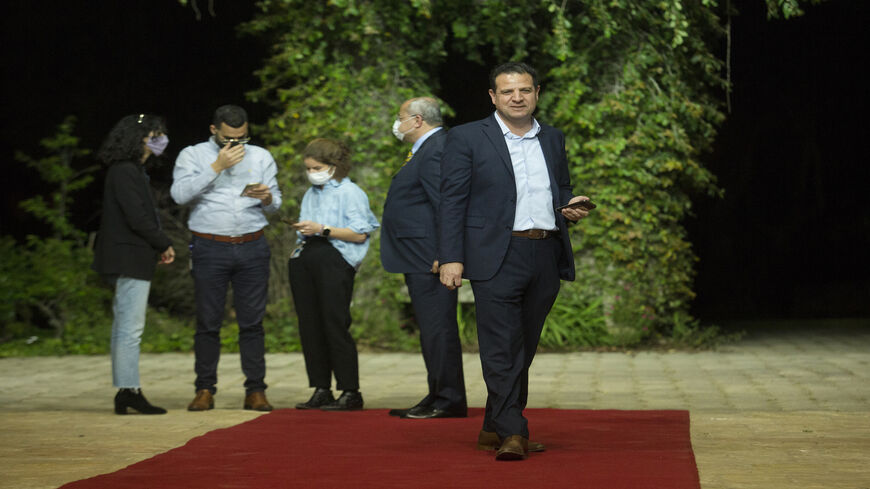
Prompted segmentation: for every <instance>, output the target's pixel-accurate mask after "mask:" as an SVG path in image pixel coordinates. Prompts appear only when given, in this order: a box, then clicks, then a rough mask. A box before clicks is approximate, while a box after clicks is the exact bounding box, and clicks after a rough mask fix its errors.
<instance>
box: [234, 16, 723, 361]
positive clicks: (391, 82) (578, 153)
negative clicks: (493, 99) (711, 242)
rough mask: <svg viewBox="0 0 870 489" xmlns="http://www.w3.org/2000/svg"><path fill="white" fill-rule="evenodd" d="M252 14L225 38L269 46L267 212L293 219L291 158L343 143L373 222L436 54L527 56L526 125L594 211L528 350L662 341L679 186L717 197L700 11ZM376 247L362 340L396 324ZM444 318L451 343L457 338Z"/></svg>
mask: <svg viewBox="0 0 870 489" xmlns="http://www.w3.org/2000/svg"><path fill="white" fill-rule="evenodd" d="M259 7H260V9H261V13H260V14H259V15H258V16H257V17H256V18H255V19H254V20H252V21H251V22H249V23H247V24H245V25H244V26H243V28H242V29H243V31H244V32H246V33H248V34H252V35H257V36H260V37H263V38H265V39H267V40H269V41H270V42H271V44H272V46H273V51H272V55H271V57H270V58H269V59H268V60H266V62H265V65H264V67H263V68H262V69H261V70H260V71H259V72H258V75H259V77H260V80H261V83H262V87H261V88H260V89H258V90H256V91H255V92H253V93H251V94H250V97H251V98H252V99H253V100H257V101H267V102H271V103H274V108H275V115H274V116H273V117H272V118H271V119H270V120H269V121H268V123H267V124H266V125H265V127H262V128H261V130H262V131H263V132H264V136H265V138H266V140H267V141H269V142H270V143H271V145H272V146H271V148H270V149H271V150H272V151H273V153H274V154H275V155H276V158H277V159H278V160H279V161H283V162H285V163H289V165H288V164H285V165H284V168H283V169H282V173H281V179H282V181H281V184H282V189H284V192H285V195H286V196H287V198H286V199H285V208H284V212H286V213H288V214H290V215H293V214H295V213H297V212H298V199H299V197H300V196H301V195H302V193H303V192H304V190H305V189H306V188H307V186H308V184H307V182H305V180H304V176H303V175H302V172H301V171H299V170H298V169H301V162H299V161H298V160H299V159H298V156H297V154H298V152H299V150H300V149H301V148H302V147H303V146H304V145H305V144H306V143H307V141H309V140H310V139H312V138H314V137H318V136H327V137H337V138H339V139H342V140H344V141H346V142H347V143H348V144H349V145H350V146H351V148H352V149H353V151H354V154H355V159H354V161H355V162H356V163H357V167H356V169H355V172H354V173H353V174H352V176H353V178H354V180H355V181H356V182H357V183H358V184H359V185H360V186H361V187H362V188H363V189H364V190H366V192H367V193H368V195H369V196H370V199H371V203H372V207H373V209H374V210H375V213H376V215H380V213H381V210H382V208H383V199H384V197H385V194H386V190H387V188H388V186H389V182H390V176H391V175H392V173H393V171H394V168H395V167H396V166H397V165H398V164H399V163H400V162H401V156H400V155H401V154H402V152H403V151H402V150H401V149H400V148H399V147H397V146H396V143H395V141H393V140H392V138H391V137H390V134H389V127H390V123H391V121H392V119H393V117H394V114H395V111H396V109H397V107H398V106H399V104H400V103H401V102H402V101H403V100H405V99H407V98H409V97H411V96H420V95H426V94H435V95H437V94H438V90H439V87H438V84H437V82H434V81H433V80H437V78H438V77H437V75H438V73H439V72H440V71H441V70H445V69H449V68H448V67H445V66H444V62H445V59H446V58H445V53H446V52H447V51H448V50H449V49H450V50H453V51H458V52H460V53H462V54H463V55H464V56H466V57H467V58H468V59H472V60H477V61H480V62H486V63H490V62H492V61H491V60H493V59H495V60H497V61H499V62H500V61H506V60H509V59H514V60H528V61H530V62H531V63H532V64H533V65H535V66H536V67H537V68H538V70H539V72H540V73H541V74H542V75H544V76H543V82H544V83H543V86H544V90H543V92H542V100H541V101H540V111H539V114H538V117H539V118H541V119H542V120H544V121H545V122H548V123H550V124H552V125H555V126H557V127H559V128H561V129H562V130H563V131H565V133H566V136H567V141H568V147H567V151H568V154H569V158H570V163H571V172H572V179H573V182H574V183H575V186H576V192H577V193H578V194H585V195H590V196H592V197H593V198H594V199H595V200H596V201H597V202H598V203H599V211H597V212H596V213H594V214H593V217H591V218H590V219H587V220H585V221H584V222H583V223H581V224H579V225H577V226H575V230H574V232H573V236H572V239H573V242H574V243H575V247H576V249H575V253H576V257H577V263H578V267H577V270H578V284H577V285H566V286H565V287H564V288H563V292H562V293H561V294H560V298H559V301H558V303H557V305H556V306H555V307H554V311H553V314H552V316H551V318H550V322H549V323H548V325H547V328H546V330H545V332H544V336H543V338H542V344H544V345H548V346H553V347H558V346H583V345H594V344H601V345H607V344H635V343H639V342H644V341H648V340H649V339H651V338H653V337H655V336H657V335H661V334H663V332H665V331H672V326H673V325H672V318H673V317H675V314H679V315H687V314H688V308H689V303H690V301H691V300H692V297H693V292H692V279H693V276H694V267H693V264H694V261H695V259H696V258H695V256H694V255H693V253H692V250H691V244H690V243H689V242H688V241H687V238H686V231H685V229H684V228H683V226H682V224H681V222H682V220H683V219H684V218H685V217H686V216H687V215H688V213H689V212H690V211H691V198H692V196H693V195H694V194H697V193H707V194H713V195H717V194H720V190H719V189H718V188H717V187H716V185H715V178H714V176H713V175H711V174H710V173H709V171H708V170H706V169H705V168H704V166H703V165H702V163H701V162H700V161H701V160H700V158H701V155H702V152H703V151H705V150H707V149H709V147H710V145H711V143H712V141H713V138H714V137H715V128H716V126H717V125H718V124H719V123H721V121H722V120H723V115H722V113H721V112H720V110H719V104H720V102H719V97H721V95H722V93H724V89H725V83H724V81H723V79H722V77H721V72H722V68H723V67H722V62H721V60H719V59H717V58H716V57H715V56H714V54H713V52H714V51H715V50H716V48H717V46H716V43H717V42H719V40H720V39H721V36H722V33H723V28H722V25H721V24H722V22H721V20H720V17H719V15H720V13H721V10H722V8H723V7H720V6H719V5H718V4H717V2H715V1H712V0H708V1H702V2H700V3H699V2H683V1H681V0H665V1H650V0H646V1H628V0H584V1H578V2H571V3H568V2H541V1H537V0H536V1H532V0H525V1H514V2H499V1H492V2H474V1H471V0H444V1H427V2H423V1H402V2H394V1H386V0H370V1H351V0H344V1H337V0H334V1H329V2H317V3H314V4H312V3H310V2H302V1H301V0H288V1H277V0H275V1H272V0H264V1H261V2H260V3H259ZM452 76H462V74H461V73H456V74H452ZM480 96H481V97H485V96H486V94H484V93H481V94H480ZM288 170H289V171H288ZM287 238H289V239H292V237H291V236H287ZM377 253H378V243H377V240H374V242H373V245H372V247H371V251H370V256H369V258H367V260H366V262H365V263H364V265H363V269H362V270H361V272H360V274H359V276H358V277H357V291H356V300H355V315H356V317H355V320H356V322H355V327H354V328H355V330H359V334H358V336H359V337H360V338H361V341H371V340H370V339H369V338H375V337H382V336H381V335H383V334H387V335H388V337H389V334H391V333H392V332H395V331H397V329H398V328H397V326H398V324H399V323H400V322H401V321H402V318H400V317H398V316H397V311H399V310H400V308H399V307H398V304H399V302H400V301H399V300H398V299H397V298H396V294H401V283H400V281H399V280H397V279H396V278H395V277H390V275H389V274H386V273H385V272H383V271H382V270H381V269H380V267H379V266H378V265H377V263H376V261H375V260H376V258H375V257H376V256H377ZM373 258H374V259H373ZM373 262H374V263H373ZM618 296H619V297H622V300H617V299H616V297H618ZM468 312H469V308H466V310H465V311H460V313H459V317H460V318H464V314H467V313H468ZM577 318H582V319H577ZM469 319H470V318H469ZM384 323H386V324H388V325H389V326H388V331H382V330H381V326H380V325H381V324H384ZM461 323H462V324H463V337H464V338H465V339H466V340H467V339H468V337H469V336H470V335H468V334H467V331H470V330H472V329H470V328H468V327H467V326H468V321H466V320H464V319H463V320H462V321H461ZM376 331H377V332H378V334H377V335H376V334H374V333H375V332H376Z"/></svg>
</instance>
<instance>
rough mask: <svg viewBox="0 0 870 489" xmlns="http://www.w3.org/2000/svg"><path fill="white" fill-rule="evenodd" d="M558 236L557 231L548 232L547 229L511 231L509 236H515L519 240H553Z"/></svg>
mask: <svg viewBox="0 0 870 489" xmlns="http://www.w3.org/2000/svg"><path fill="white" fill-rule="evenodd" d="M558 235H559V230H558V229H556V230H552V231H551V230H548V229H527V230H525V231H512V232H511V236H517V237H520V238H529V239H547V238H555V237H556V236H558Z"/></svg>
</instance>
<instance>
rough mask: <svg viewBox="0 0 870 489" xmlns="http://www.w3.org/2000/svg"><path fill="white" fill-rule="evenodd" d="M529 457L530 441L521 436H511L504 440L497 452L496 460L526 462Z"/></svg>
mask: <svg viewBox="0 0 870 489" xmlns="http://www.w3.org/2000/svg"><path fill="white" fill-rule="evenodd" d="M528 456H529V440H527V439H525V437H523V436H521V435H511V436H509V437H507V438H505V439H504V441H503V442H502V443H501V447H499V449H498V451H497V452H495V459H496V460H525V459H526V457H528Z"/></svg>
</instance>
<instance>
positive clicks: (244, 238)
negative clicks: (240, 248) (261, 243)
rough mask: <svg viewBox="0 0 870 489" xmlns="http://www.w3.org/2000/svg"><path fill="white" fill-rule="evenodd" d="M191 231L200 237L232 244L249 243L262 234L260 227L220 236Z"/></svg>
mask: <svg viewBox="0 0 870 489" xmlns="http://www.w3.org/2000/svg"><path fill="white" fill-rule="evenodd" d="M191 233H192V234H193V235H194V236H199V237H200V238H204V239H210V240H212V241H219V242H221V243H232V244H242V243H250V242H251V241H255V240H258V239H260V238H261V237H262V236H263V230H262V229H261V230H259V231H257V232H254V233H248V234H242V235H241V236H221V235H220V234H207V233H198V232H196V231H191Z"/></svg>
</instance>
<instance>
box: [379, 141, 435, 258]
mask: <svg viewBox="0 0 870 489" xmlns="http://www.w3.org/2000/svg"><path fill="white" fill-rule="evenodd" d="M446 139H447V131H446V130H445V129H441V130H440V131H438V132H436V133H434V134H432V135H431V136H429V137H428V138H427V139H426V141H423V144H422V145H420V148H419V149H418V150H417V152H416V153H415V154H414V156H413V157H412V158H411V161H409V162H408V163H407V164H405V165H404V166H403V167H402V168H401V169H400V170H399V171H398V172H397V173H396V174H395V175H394V176H393V181H392V183H390V190H389V192H387V200H386V202H385V203H384V214H383V217H382V218H381V263H382V264H383V265H384V269H385V270H386V271H388V272H392V273H428V272H429V271H430V269H431V268H432V262H433V261H435V253H436V248H437V246H436V243H437V239H438V236H437V229H438V223H437V220H438V206H439V202H440V200H441V197H440V191H439V187H440V185H441V154H442V153H443V151H444V141H445V140H446Z"/></svg>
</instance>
